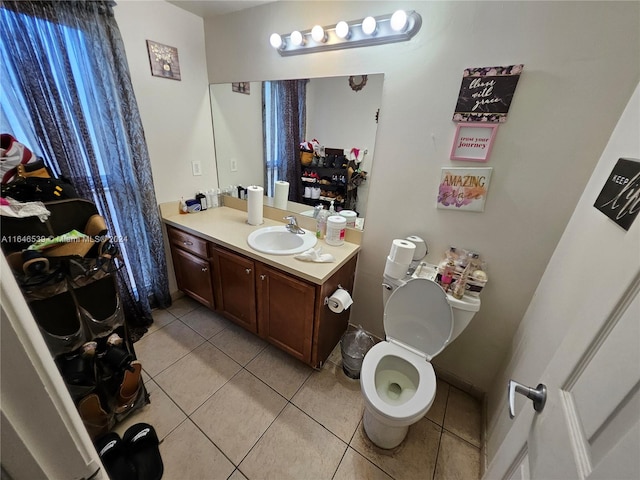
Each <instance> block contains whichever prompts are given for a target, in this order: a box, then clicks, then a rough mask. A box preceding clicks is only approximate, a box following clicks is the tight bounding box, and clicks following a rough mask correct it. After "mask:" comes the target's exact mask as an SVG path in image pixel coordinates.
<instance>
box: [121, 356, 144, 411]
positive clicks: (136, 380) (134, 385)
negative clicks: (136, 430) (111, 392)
mask: <svg viewBox="0 0 640 480" xmlns="http://www.w3.org/2000/svg"><path fill="white" fill-rule="evenodd" d="M141 386H142V365H141V364H140V362H138V361H133V362H131V370H125V372H124V377H123V379H122V384H121V385H120V389H119V390H118V395H117V398H116V402H117V404H116V407H115V409H114V411H115V413H124V412H126V411H127V410H129V409H131V408H133V406H134V405H135V403H136V400H137V399H138V396H139V394H140V390H141Z"/></svg>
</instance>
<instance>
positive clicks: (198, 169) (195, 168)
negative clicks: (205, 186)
mask: <svg viewBox="0 0 640 480" xmlns="http://www.w3.org/2000/svg"><path fill="white" fill-rule="evenodd" d="M191 171H192V172H193V176H194V177H197V176H199V175H202V164H201V163H200V162H199V161H196V162H191Z"/></svg>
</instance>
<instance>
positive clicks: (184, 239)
mask: <svg viewBox="0 0 640 480" xmlns="http://www.w3.org/2000/svg"><path fill="white" fill-rule="evenodd" d="M167 234H168V235H169V241H170V242H171V244H173V245H175V246H176V247H178V248H181V249H182V250H186V251H188V252H191V253H193V254H194V255H197V256H198V257H201V258H209V251H208V248H207V241H206V240H203V239H201V238H198V237H196V236H195V235H191V234H190V233H187V232H183V231H182V230H178V229H176V228H173V227H170V226H168V225H167Z"/></svg>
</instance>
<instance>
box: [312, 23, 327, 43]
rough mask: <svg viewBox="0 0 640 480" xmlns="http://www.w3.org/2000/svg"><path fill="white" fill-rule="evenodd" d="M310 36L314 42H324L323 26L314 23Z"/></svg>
mask: <svg viewBox="0 0 640 480" xmlns="http://www.w3.org/2000/svg"><path fill="white" fill-rule="evenodd" d="M311 38H313V41H314V42H316V43H321V42H324V41H325V40H326V38H327V37H326V36H325V34H324V28H322V27H321V26H320V25H316V26H315V27H313V28H312V29H311Z"/></svg>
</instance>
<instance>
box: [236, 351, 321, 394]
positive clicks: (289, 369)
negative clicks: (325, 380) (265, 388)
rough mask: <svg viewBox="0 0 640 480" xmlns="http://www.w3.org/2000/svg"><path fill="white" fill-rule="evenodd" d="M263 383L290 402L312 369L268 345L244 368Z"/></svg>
mask: <svg viewBox="0 0 640 480" xmlns="http://www.w3.org/2000/svg"><path fill="white" fill-rule="evenodd" d="M246 369H247V370H249V371H250V372H251V373H253V374H254V375H255V376H256V377H258V378H259V379H260V380H262V381H263V382H264V383H266V384H267V385H269V386H270V387H271V388H273V389H274V390H275V391H276V392H278V393H279V394H280V395H282V396H283V397H285V398H286V399H287V400H290V399H291V397H292V396H293V395H294V394H295V393H296V392H297V391H298V389H299V388H300V387H301V386H302V384H303V383H304V381H305V380H306V379H307V378H308V377H309V375H311V372H312V371H313V369H312V368H311V367H309V366H308V365H305V364H304V363H302V362H300V361H299V360H297V359H295V358H293V357H292V356H291V355H289V354H287V353H285V352H283V351H282V350H279V349H277V348H276V347H274V346H272V345H270V346H268V347H267V348H265V349H264V350H262V352H260V354H259V355H258V356H257V357H255V358H254V359H253V360H251V362H249V363H248V364H247V366H246Z"/></svg>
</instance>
